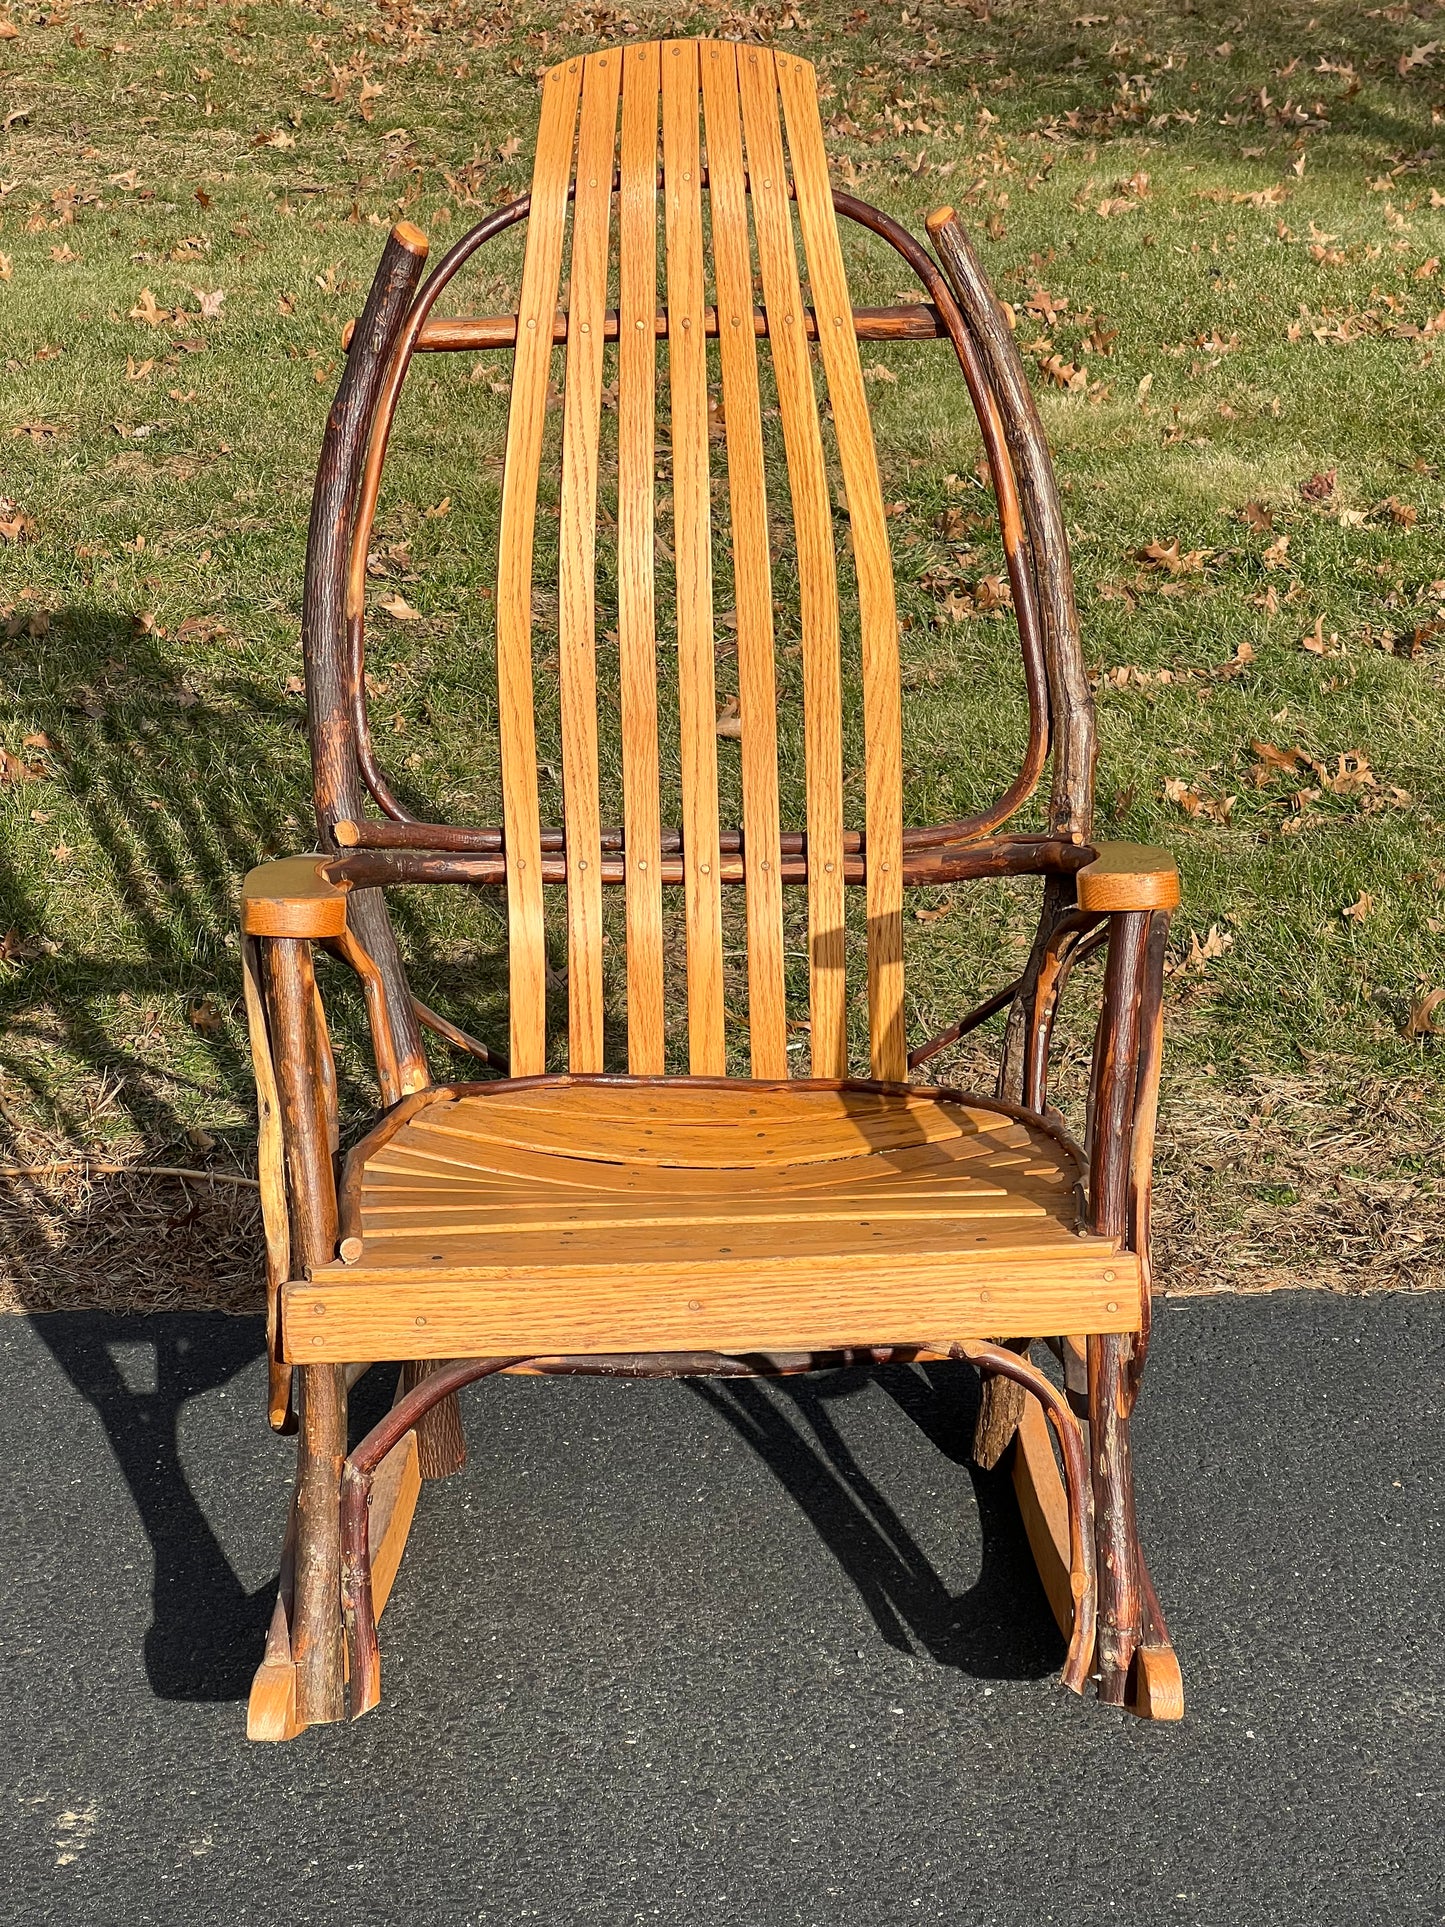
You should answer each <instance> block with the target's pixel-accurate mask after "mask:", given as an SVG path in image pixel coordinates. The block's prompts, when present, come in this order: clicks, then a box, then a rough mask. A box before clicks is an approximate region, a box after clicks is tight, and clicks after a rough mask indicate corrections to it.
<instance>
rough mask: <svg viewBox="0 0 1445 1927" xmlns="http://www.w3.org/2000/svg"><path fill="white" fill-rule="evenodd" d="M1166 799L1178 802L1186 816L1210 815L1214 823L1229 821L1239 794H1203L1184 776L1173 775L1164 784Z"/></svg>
mask: <svg viewBox="0 0 1445 1927" xmlns="http://www.w3.org/2000/svg"><path fill="white" fill-rule="evenodd" d="M1164 796H1165V799H1166V801H1168V802H1170V803H1177V804H1178V806H1179V808H1180V809H1181V810H1183V812H1184V814H1185V815H1186V816H1195V817H1199V816H1204V817H1208V818H1209V819H1210V821H1211V822H1214V823H1227V822H1228V821H1229V819H1230V816H1231V814H1232V813H1233V810H1234V806H1235V804H1236V803H1237V802H1238V801H1239V798H1238V797H1237V796H1208V797H1206V796H1201V795H1200V794H1199V793H1198V791H1197V790H1192V789H1190V787H1189V785H1188V784H1187V783H1186V782H1185V781H1184V779H1183V777H1182V776H1171V777H1169V778H1168V779H1167V780H1166V781H1165V784H1164Z"/></svg>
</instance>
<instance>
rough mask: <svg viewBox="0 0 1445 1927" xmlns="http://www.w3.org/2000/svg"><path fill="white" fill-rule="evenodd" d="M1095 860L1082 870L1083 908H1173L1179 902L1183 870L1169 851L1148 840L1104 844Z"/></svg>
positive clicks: (1078, 882)
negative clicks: (1152, 845)
mask: <svg viewBox="0 0 1445 1927" xmlns="http://www.w3.org/2000/svg"><path fill="white" fill-rule="evenodd" d="M1096 848H1097V852H1098V854H1097V855H1096V856H1095V858H1094V860H1093V862H1092V863H1087V864H1085V866H1084V868H1083V869H1082V870H1080V871H1079V874H1078V878H1077V884H1078V891H1079V908H1080V909H1081V910H1104V911H1113V910H1173V909H1176V908H1177V907H1178V904H1179V870H1178V867H1177V866H1176V864H1175V862H1174V858H1173V857H1172V856H1171V855H1170V854H1169V852H1168V851H1167V850H1157V849H1154V848H1152V847H1151V846H1150V845H1149V844H1147V843H1100V844H1098V845H1097V846H1096Z"/></svg>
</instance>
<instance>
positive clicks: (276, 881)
mask: <svg viewBox="0 0 1445 1927" xmlns="http://www.w3.org/2000/svg"><path fill="white" fill-rule="evenodd" d="M332 861H333V859H332V858H331V857H326V856H321V855H320V854H313V855H311V856H285V857H278V858H276V859H275V860H274V861H273V862H270V863H261V864H258V865H257V867H256V868H255V869H254V870H251V871H248V872H247V875H246V881H245V884H244V886H243V888H242V891H241V928H242V929H243V930H244V931H245V932H246V934H247V936H249V937H339V936H342V935H343V934H344V932H345V930H346V893H347V890H348V889H349V888H350V886H349V885H348V884H346V883H333V882H332V881H331V879H330V877H329V876H328V875H327V874H326V872H327V868H328V866H329V864H330V863H331V862H332Z"/></svg>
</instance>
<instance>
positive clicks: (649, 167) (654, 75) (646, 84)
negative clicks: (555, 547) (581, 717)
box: [617, 45, 665, 1077]
mask: <svg viewBox="0 0 1445 1927" xmlns="http://www.w3.org/2000/svg"><path fill="white" fill-rule="evenodd" d="M658 64H659V62H658V48H657V47H656V45H649V46H643V47H629V48H628V49H627V51H626V54H625V55H624V58H623V70H622V72H623V80H622V144H621V150H620V151H621V192H620V194H619V196H618V200H619V206H620V213H619V235H618V263H617V279H618V325H617V390H618V393H617V657H618V681H619V685H620V688H619V695H620V707H621V711H622V739H623V745H624V749H623V759H622V825H623V838H624V842H625V846H626V850H627V876H626V884H625V888H626V892H627V1062H628V1067H629V1068H630V1069H631V1070H633V1071H635V1072H636V1073H637V1074H638V1075H639V1076H643V1077H655V1076H658V1075H660V1073H661V1072H662V1070H663V1067H664V1063H665V1057H664V1045H665V1027H664V1021H663V981H662V805H661V797H660V783H659V758H658V736H657V617H656V603H655V598H654V593H653V542H654V536H655V529H654V519H655V518H654V501H653V477H654V473H655V461H656V423H655V413H656V405H657V396H656V390H657V342H656V337H655V333H654V330H655V326H656V317H657V101H658V72H657V70H658Z"/></svg>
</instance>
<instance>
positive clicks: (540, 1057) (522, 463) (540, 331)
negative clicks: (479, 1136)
mask: <svg viewBox="0 0 1445 1927" xmlns="http://www.w3.org/2000/svg"><path fill="white" fill-rule="evenodd" d="M581 85H582V62H581V61H580V60H571V61H568V62H567V63H566V64H565V65H564V66H560V67H554V68H552V69H551V71H550V72H549V73H548V75H547V77H546V80H545V81H544V82H543V85H542V120H541V126H540V128H539V131H538V135H537V159H536V165H535V167H534V169H533V174H532V215H531V219H530V220H529V222H528V224H527V252H526V256H525V259H524V261H523V266H522V290H521V295H520V298H519V300H518V304H517V349H516V353H515V355H514V357H513V364H512V403H511V412H510V415H509V417H508V423H507V453H506V462H505V466H504V469H503V473H502V510H501V522H500V542H499V548H498V558H497V686H498V705H499V715H498V725H499V731H500V736H501V746H502V813H503V816H504V818H505V822H506V832H507V835H506V846H507V850H506V854H507V924H508V960H509V972H510V1014H511V1067H512V1072H513V1075H514V1076H518V1077H525V1076H528V1075H530V1074H532V1073H535V1072H537V1071H540V1070H542V1069H543V1068H544V1067H545V1063H546V1053H547V1042H546V1030H547V956H546V943H545V934H544V929H543V922H542V843H541V821H540V817H539V814H538V802H537V744H536V735H535V727H534V717H533V704H532V546H533V534H534V530H535V526H536V514H537V479H538V470H539V466H540V463H541V457H542V431H543V426H544V422H545V417H546V411H547V387H548V383H549V381H550V379H551V369H552V316H553V313H554V312H555V310H556V306H557V282H558V277H559V275H560V273H561V266H562V237H563V230H564V227H565V225H566V220H567V190H568V186H569V184H570V179H571V173H572V140H573V133H574V129H575V126H576V120H577V102H578V97H579V94H580V92H581Z"/></svg>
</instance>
